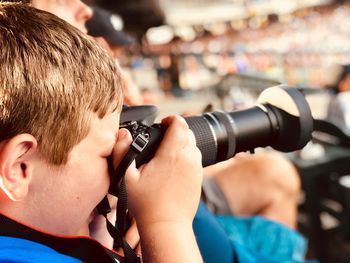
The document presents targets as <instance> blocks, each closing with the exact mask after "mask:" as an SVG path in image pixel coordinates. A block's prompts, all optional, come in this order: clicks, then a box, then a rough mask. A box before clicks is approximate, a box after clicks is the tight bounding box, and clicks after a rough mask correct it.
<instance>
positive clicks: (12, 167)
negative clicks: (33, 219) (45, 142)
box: [0, 134, 37, 201]
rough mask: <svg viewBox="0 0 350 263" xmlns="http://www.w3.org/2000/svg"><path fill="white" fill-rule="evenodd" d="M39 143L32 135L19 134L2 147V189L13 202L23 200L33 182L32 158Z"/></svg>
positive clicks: (0, 184)
mask: <svg viewBox="0 0 350 263" xmlns="http://www.w3.org/2000/svg"><path fill="white" fill-rule="evenodd" d="M36 150H37V141H36V139H35V138H34V137H33V136H32V135H30V134H19V135H17V136H15V137H13V138H11V139H8V140H6V141H3V142H2V143H1V147H0V189H1V190H2V191H3V192H4V193H5V194H6V196H7V197H8V198H9V199H11V200H13V201H20V200H23V199H24V198H25V197H26V196H27V194H28V189H29V184H30V181H31V180H32V169H33V167H32V162H30V160H31V156H32V154H33V153H34V152H36Z"/></svg>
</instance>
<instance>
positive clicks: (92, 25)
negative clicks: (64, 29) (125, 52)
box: [86, 6, 134, 46]
mask: <svg viewBox="0 0 350 263" xmlns="http://www.w3.org/2000/svg"><path fill="white" fill-rule="evenodd" d="M92 10H93V15H92V17H91V18H90V19H89V20H88V21H87V22H86V28H87V30H88V34H89V35H91V36H94V37H103V38H104V39H105V40H106V41H107V42H108V43H110V44H112V45H116V46H127V45H130V44H132V43H134V40H133V39H132V37H131V36H129V35H128V34H127V33H125V32H124V31H122V28H123V20H122V18H121V17H120V16H118V15H116V14H113V13H111V12H109V11H107V10H105V9H102V8H100V7H97V6H94V7H92Z"/></svg>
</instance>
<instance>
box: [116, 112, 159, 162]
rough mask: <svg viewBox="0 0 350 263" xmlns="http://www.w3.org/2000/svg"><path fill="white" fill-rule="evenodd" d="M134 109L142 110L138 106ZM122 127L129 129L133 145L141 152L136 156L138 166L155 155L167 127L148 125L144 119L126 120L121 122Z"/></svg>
mask: <svg viewBox="0 0 350 263" xmlns="http://www.w3.org/2000/svg"><path fill="white" fill-rule="evenodd" d="M150 107H152V106H150ZM131 109H132V108H131ZM133 109H134V110H135V111H138V110H140V109H137V110H136V108H133ZM142 110H143V112H144V111H145V109H144V108H142ZM135 114H136V112H135ZM120 128H125V129H128V130H129V132H130V133H131V136H132V138H133V143H132V145H131V147H133V148H134V149H135V150H137V151H138V152H140V154H139V155H138V156H137V157H136V166H137V167H139V166H140V165H142V164H144V163H147V162H148V161H150V159H151V158H152V157H153V156H154V154H155V152H156V150H157V148H158V145H159V144H160V142H161V141H162V139H163V135H164V132H165V127H164V126H162V125H161V124H152V125H151V126H148V125H147V124H145V123H143V122H142V121H126V122H124V123H121V124H120Z"/></svg>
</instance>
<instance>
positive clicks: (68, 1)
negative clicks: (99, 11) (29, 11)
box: [31, 0, 92, 33]
mask: <svg viewBox="0 0 350 263" xmlns="http://www.w3.org/2000/svg"><path fill="white" fill-rule="evenodd" d="M31 4H32V6H33V7H35V8H38V9H41V10H44V11H47V12H50V13H52V14H55V15H56V16H58V17H60V18H62V19H63V20H65V21H67V22H68V23H70V24H71V25H73V26H75V27H76V28H79V29H80V30H81V31H83V32H84V33H86V32H87V30H86V27H85V23H86V21H87V20H89V19H90V17H91V16H92V10H91V9H90V7H88V6H87V5H85V4H84V3H83V2H82V1H81V0H31Z"/></svg>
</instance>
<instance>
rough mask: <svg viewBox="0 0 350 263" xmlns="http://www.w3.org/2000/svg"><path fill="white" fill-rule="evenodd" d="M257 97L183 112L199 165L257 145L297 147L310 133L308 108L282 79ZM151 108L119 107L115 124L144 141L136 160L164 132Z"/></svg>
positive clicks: (144, 156) (152, 147)
mask: <svg viewBox="0 0 350 263" xmlns="http://www.w3.org/2000/svg"><path fill="white" fill-rule="evenodd" d="M257 102H258V103H257V104H256V105H255V106H253V107H250V108H247V109H244V110H239V111H233V112H222V111H214V112H210V113H205V114H203V115H199V116H191V117H186V118H185V120H186V122H187V123H188V125H189V128H190V129H191V130H192V131H193V133H194V135H195V138H196V144H197V147H198V148H199V149H200V151H201V153H202V164H203V166H208V165H212V164H215V163H217V162H220V161H224V160H227V159H229V158H231V157H233V156H234V155H235V154H236V153H238V152H243V151H253V150H254V149H255V148H257V147H266V146H271V147H272V148H274V149H276V150H278V151H283V152H290V151H294V150H298V149H301V148H303V147H304V146H305V145H306V143H307V142H308V141H309V140H310V139H311V134H312V131H313V118H312V115H311V110H310V107H309V105H308V103H307V101H306V99H305V97H304V95H303V94H302V93H301V92H299V91H298V90H297V89H296V88H294V87H289V86H286V85H279V86H275V87H271V88H267V89H265V90H264V91H263V92H262V93H261V94H260V96H259V98H258V101H257ZM157 113H158V110H157V108H156V107H154V106H136V107H125V108H124V109H123V111H122V114H121V127H125V128H127V129H129V130H130V132H131V133H132V136H133V137H134V139H135V141H136V140H137V139H138V141H140V140H141V142H143V141H147V145H145V146H144V149H143V150H142V153H140V156H138V157H137V159H136V161H137V164H138V165H141V164H142V163H145V162H147V161H148V160H150V159H151V158H152V157H153V156H154V153H155V151H156V149H157V148H158V145H159V143H160V141H161V139H162V137H163V134H164V132H165V127H163V126H162V125H160V124H153V122H154V120H155V118H156V116H157Z"/></svg>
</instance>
